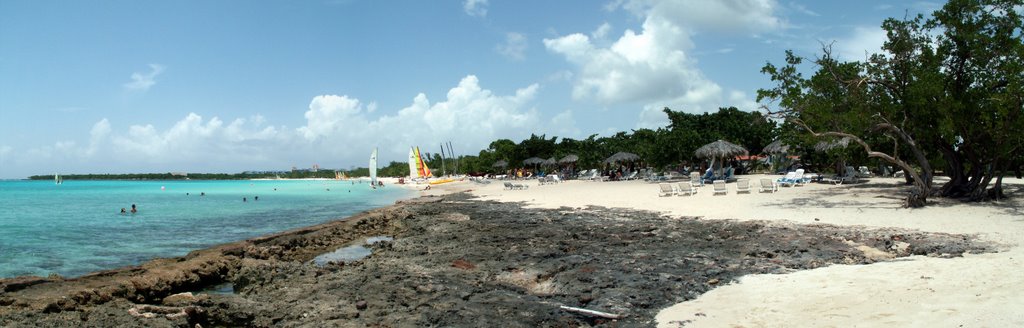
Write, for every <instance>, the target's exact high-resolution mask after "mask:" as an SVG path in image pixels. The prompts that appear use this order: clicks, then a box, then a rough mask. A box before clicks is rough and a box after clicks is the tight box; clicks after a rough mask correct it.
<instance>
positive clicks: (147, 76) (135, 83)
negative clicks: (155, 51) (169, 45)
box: [124, 64, 164, 91]
mask: <svg viewBox="0 0 1024 328" xmlns="http://www.w3.org/2000/svg"><path fill="white" fill-rule="evenodd" d="M149 68H150V71H149V73H140V72H135V73H132V81H131V82H128V83H125V84H124V88H125V89H128V90H133V91H146V90H149V88H150V87H152V86H153V85H154V84H156V77H157V75H160V73H163V72H164V67H163V66H161V65H158V64H149Z"/></svg>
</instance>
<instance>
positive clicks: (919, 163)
mask: <svg viewBox="0 0 1024 328" xmlns="http://www.w3.org/2000/svg"><path fill="white" fill-rule="evenodd" d="M1019 6H1021V1H1020V0H951V1H949V2H948V3H946V5H945V6H943V8H942V9H940V10H938V11H936V12H935V13H934V14H933V15H932V18H930V19H927V20H926V19H925V18H924V17H923V16H920V15H918V16H917V17H913V18H904V19H902V20H898V19H892V18H890V19H887V20H886V21H885V22H883V23H882V28H883V29H885V30H886V32H887V33H886V35H887V40H886V42H885V44H884V45H883V47H882V53H878V54H873V55H871V56H870V58H869V59H868V60H867V61H865V62H856V61H855V62H842V61H839V60H836V59H835V58H834V57H832V54H831V50H830V47H829V46H828V45H825V46H823V53H822V55H821V56H820V57H818V58H815V59H814V60H813V63H814V64H815V65H816V66H817V68H818V69H817V71H815V72H814V74H813V75H812V76H811V77H810V78H805V77H803V76H802V74H801V73H800V71H799V69H798V67H799V66H800V65H801V64H802V63H803V61H804V58H801V57H799V56H796V55H794V54H793V53H792V52H791V51H788V52H786V64H785V65H784V66H781V67H777V66H775V65H772V64H770V63H769V64H767V65H766V66H765V67H764V68H763V69H762V72H763V73H765V74H767V75H768V76H770V77H771V79H772V81H773V82H774V84H775V85H774V86H772V87H771V88H768V89H762V90H759V91H758V101H762V102H767V103H766V106H765V107H766V108H770V110H769V112H771V114H772V115H773V116H775V117H778V118H781V119H783V120H784V122H785V124H784V126H786V127H788V128H789V129H787V130H790V131H794V132H796V133H794V134H793V135H791V136H790V137H791V138H794V139H799V135H810V136H813V137H816V138H840V137H841V138H849V139H850V140H851V141H853V143H854V144H855V145H857V146H858V148H859V149H861V150H862V151H863V154H866V155H867V156H868V157H872V158H878V159H881V160H883V161H885V162H887V163H890V164H893V165H896V166H898V167H900V168H901V169H903V170H904V171H905V172H906V173H907V177H908V179H909V180H910V181H909V182H910V183H912V184H913V185H914V189H913V191H912V192H911V193H910V195H908V197H907V200H906V205H907V206H910V207H918V206H924V205H925V204H926V202H927V197H929V196H932V195H939V196H945V197H961V198H965V199H969V200H982V199H988V198H991V197H1001V196H1002V189H1001V181H1002V180H1001V179H1002V176H1003V175H1004V174H1005V173H1006V172H1007V171H1009V170H1016V171H1018V172H1019V168H1020V165H1021V161H1022V160H1021V159H1022V156H1021V155H1020V153H1019V152H1020V151H1021V150H1024V148H1022V144H1024V143H1022V139H1024V135H1022V134H1024V121H1022V116H1024V115H1022V114H1024V100H1022V97H1024V89H1022V85H1024V84H1022V80H1024V61H1022V54H1024V43H1022V36H1021V31H1022V29H1024V24H1022V20H1021V16H1020V13H1019V12H1018V11H1017V10H1019V9H1017V8H1019ZM939 167H941V168H944V169H945V173H946V174H947V175H949V177H950V181H949V182H947V183H946V184H945V185H943V186H942V187H941V188H938V189H936V188H933V187H932V177H933V176H934V174H935V171H936V170H937V169H936V168H939ZM993 179H995V180H994V181H995V182H994V183H992V181H993Z"/></svg>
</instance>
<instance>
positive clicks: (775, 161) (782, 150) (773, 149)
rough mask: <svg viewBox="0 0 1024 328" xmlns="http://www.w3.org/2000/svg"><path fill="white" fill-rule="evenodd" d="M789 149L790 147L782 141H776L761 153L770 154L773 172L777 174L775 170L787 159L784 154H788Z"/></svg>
mask: <svg viewBox="0 0 1024 328" xmlns="http://www.w3.org/2000/svg"><path fill="white" fill-rule="evenodd" d="M789 148H790V147H789V145H787V144H784V143H782V140H775V141H772V143H770V144H768V145H767V146H764V149H763V150H762V151H761V152H763V153H765V154H768V156H769V158H770V159H771V170H772V172H775V169H776V168H777V167H778V166H779V165H780V164H782V163H781V162H782V161H783V160H784V159H785V158H786V157H785V156H784V155H783V154H788V153H789ZM776 155H783V156H782V157H781V158H782V159H779V157H778V156H776Z"/></svg>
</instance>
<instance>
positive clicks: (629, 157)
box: [604, 151, 640, 164]
mask: <svg viewBox="0 0 1024 328" xmlns="http://www.w3.org/2000/svg"><path fill="white" fill-rule="evenodd" d="M638 159H640V155H637V154H634V153H627V152H623V151H620V152H617V153H615V155H612V156H609V157H608V158H607V159H605V160H604V162H605V163H608V164H613V163H622V162H630V161H635V160H638Z"/></svg>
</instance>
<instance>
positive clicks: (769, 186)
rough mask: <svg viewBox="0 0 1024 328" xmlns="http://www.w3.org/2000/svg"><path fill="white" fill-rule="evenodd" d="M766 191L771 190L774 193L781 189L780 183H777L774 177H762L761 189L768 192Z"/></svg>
mask: <svg viewBox="0 0 1024 328" xmlns="http://www.w3.org/2000/svg"><path fill="white" fill-rule="evenodd" d="M766 191H770V192H772V193H775V192H776V191H779V185H777V184H775V181H772V179H768V178H762V179H761V190H760V192H766Z"/></svg>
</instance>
